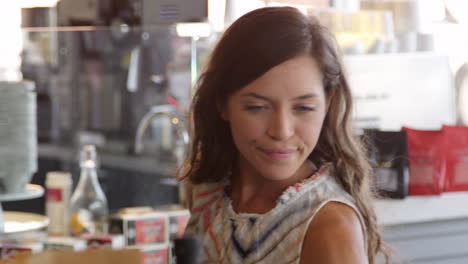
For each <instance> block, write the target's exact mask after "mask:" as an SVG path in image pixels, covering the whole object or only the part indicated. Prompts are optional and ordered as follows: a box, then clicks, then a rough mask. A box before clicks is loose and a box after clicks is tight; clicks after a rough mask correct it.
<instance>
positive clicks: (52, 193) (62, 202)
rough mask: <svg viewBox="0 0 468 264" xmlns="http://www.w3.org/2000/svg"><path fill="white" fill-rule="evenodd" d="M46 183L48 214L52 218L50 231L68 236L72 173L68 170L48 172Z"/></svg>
mask: <svg viewBox="0 0 468 264" xmlns="http://www.w3.org/2000/svg"><path fill="white" fill-rule="evenodd" d="M45 185H46V215H47V217H48V218H49V220H50V223H49V226H48V233H49V234H50V235H57V236H67V235H69V232H70V224H69V223H70V212H69V208H70V196H71V186H72V179H71V175H70V173H67V172H58V171H53V172H48V173H47V175H46V182H45Z"/></svg>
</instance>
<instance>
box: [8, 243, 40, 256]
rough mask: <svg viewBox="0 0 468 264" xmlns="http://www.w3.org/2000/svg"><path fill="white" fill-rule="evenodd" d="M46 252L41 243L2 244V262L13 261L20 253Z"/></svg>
mask: <svg viewBox="0 0 468 264" xmlns="http://www.w3.org/2000/svg"><path fill="white" fill-rule="evenodd" d="M43 250H44V244H43V243H40V242H0V260H5V259H12V258H14V256H15V255H17V254H19V253H39V252H42V251H43Z"/></svg>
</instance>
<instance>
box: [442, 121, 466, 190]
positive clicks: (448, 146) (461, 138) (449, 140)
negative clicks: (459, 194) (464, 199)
mask: <svg viewBox="0 0 468 264" xmlns="http://www.w3.org/2000/svg"><path fill="white" fill-rule="evenodd" d="M443 130H444V138H445V159H446V166H447V169H446V180H445V191H447V192H456V191H468V127H465V126H444V128H443Z"/></svg>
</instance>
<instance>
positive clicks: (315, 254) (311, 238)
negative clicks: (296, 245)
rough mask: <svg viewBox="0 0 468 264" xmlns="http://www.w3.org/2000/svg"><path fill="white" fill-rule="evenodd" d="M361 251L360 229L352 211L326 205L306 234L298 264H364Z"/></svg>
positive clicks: (363, 238)
mask: <svg viewBox="0 0 468 264" xmlns="http://www.w3.org/2000/svg"><path fill="white" fill-rule="evenodd" d="M365 248H366V246H365V237H364V233H363V226H362V223H361V220H360V217H359V216H358V215H357V213H356V211H355V210H354V209H353V208H351V207H349V206H348V205H346V204H343V203H339V202H329V203H327V204H326V205H325V206H324V207H323V208H322V209H320V210H319V212H318V213H317V215H316V216H315V217H314V218H313V220H312V221H311V223H310V225H309V227H308V229H307V231H306V235H305V238H304V242H303V247H302V253H301V262H302V263H309V262H308V260H312V259H313V260H314V261H317V260H322V261H323V262H325V263H367V253H366V249H365ZM319 262H320V261H319Z"/></svg>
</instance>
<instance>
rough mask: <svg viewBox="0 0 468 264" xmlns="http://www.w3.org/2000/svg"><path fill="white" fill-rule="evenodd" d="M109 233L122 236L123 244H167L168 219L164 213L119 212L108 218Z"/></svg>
mask: <svg viewBox="0 0 468 264" xmlns="http://www.w3.org/2000/svg"><path fill="white" fill-rule="evenodd" d="M109 232H110V233H112V234H123V235H124V237H125V244H126V245H127V246H129V245H136V244H167V243H169V218H168V215H167V214H166V213H162V212H156V211H152V210H151V211H144V212H125V211H123V212H122V211H121V212H119V213H117V214H115V215H112V216H111V217H110V221H109Z"/></svg>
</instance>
